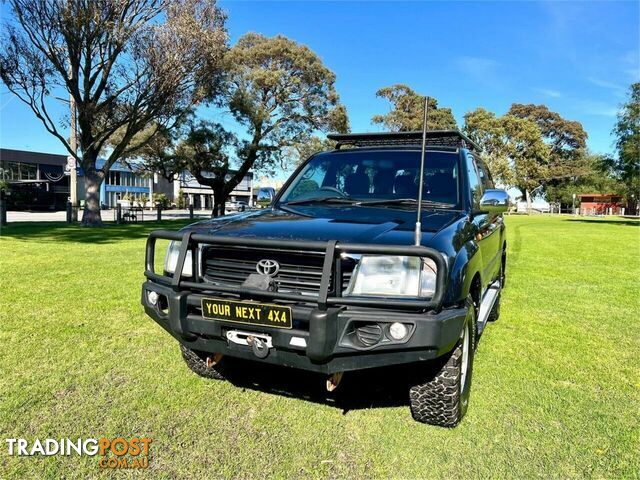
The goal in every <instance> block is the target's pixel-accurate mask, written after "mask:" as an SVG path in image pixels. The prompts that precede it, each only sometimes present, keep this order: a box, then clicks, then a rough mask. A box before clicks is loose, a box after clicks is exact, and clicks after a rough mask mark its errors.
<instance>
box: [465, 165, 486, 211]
mask: <svg viewBox="0 0 640 480" xmlns="http://www.w3.org/2000/svg"><path fill="white" fill-rule="evenodd" d="M467 176H468V177H469V188H470V189H471V202H472V203H473V206H474V208H475V207H477V206H479V204H480V198H481V197H482V191H483V188H482V183H481V181H480V176H479V175H478V170H477V169H476V161H475V158H473V156H471V155H468V156H467Z"/></svg>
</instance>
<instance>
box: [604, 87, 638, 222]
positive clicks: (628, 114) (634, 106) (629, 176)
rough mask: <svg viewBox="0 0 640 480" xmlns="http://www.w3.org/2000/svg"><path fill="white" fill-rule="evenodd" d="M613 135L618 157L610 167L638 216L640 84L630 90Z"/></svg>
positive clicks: (632, 210)
mask: <svg viewBox="0 0 640 480" xmlns="http://www.w3.org/2000/svg"><path fill="white" fill-rule="evenodd" d="M613 135H614V136H615V138H616V143H615V146H616V150H617V157H616V158H612V160H611V162H610V166H611V168H612V169H613V170H614V171H615V172H616V175H617V176H618V178H619V179H620V180H621V181H622V182H623V183H624V185H625V186H626V190H627V191H626V196H627V203H628V207H629V209H630V211H631V212H632V213H635V214H637V213H638V212H637V211H636V209H637V205H638V202H639V201H640V82H637V83H634V84H632V85H631V87H630V88H629V96H628V98H627V101H626V102H625V103H624V104H623V105H622V107H621V108H620V111H619V112H618V120H617V122H616V125H615V127H614V129H613Z"/></svg>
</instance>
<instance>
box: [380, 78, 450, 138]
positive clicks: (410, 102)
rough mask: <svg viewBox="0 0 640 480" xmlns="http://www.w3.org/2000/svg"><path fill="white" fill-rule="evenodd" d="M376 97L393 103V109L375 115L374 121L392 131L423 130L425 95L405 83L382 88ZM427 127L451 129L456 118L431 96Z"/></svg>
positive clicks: (448, 109) (431, 128)
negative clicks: (439, 105)
mask: <svg viewBox="0 0 640 480" xmlns="http://www.w3.org/2000/svg"><path fill="white" fill-rule="evenodd" d="M376 97H379V98H384V99H386V100H388V101H389V102H390V103H391V106H392V107H391V110H390V111H389V112H388V113H386V114H384V115H374V116H373V118H372V119H371V120H372V122H373V123H375V124H379V125H382V126H384V127H385V128H386V129H387V130H389V131H391V132H407V131H414V130H422V122H423V118H424V110H423V109H424V97H423V96H422V95H419V94H418V93H416V92H415V91H414V90H413V89H411V88H410V87H408V86H407V85H404V84H397V85H392V86H390V87H384V88H381V89H380V90H378V91H377V92H376ZM427 127H428V128H429V129H430V130H451V129H455V128H457V127H456V120H455V118H454V117H453V113H451V109H450V108H440V107H438V101H437V100H436V99H435V98H433V97H429V112H428V118H427Z"/></svg>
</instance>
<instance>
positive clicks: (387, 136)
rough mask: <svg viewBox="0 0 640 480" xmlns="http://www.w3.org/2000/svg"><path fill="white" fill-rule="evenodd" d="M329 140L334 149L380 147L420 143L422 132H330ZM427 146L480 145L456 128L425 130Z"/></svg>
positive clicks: (478, 149)
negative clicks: (331, 141) (333, 142)
mask: <svg viewBox="0 0 640 480" xmlns="http://www.w3.org/2000/svg"><path fill="white" fill-rule="evenodd" d="M327 138H328V139H329V140H334V141H335V142H337V145H336V149H340V148H341V147H342V146H343V145H351V146H353V147H356V148H358V147H380V146H391V145H417V146H421V145H422V132H373V133H330V134H328V135H327ZM426 140H427V146H438V147H463V148H468V149H470V150H476V151H480V147H479V146H478V145H477V144H476V143H475V142H474V141H473V140H471V139H470V138H469V137H467V136H466V135H465V134H464V133H462V132H459V131H458V130H427V138H426Z"/></svg>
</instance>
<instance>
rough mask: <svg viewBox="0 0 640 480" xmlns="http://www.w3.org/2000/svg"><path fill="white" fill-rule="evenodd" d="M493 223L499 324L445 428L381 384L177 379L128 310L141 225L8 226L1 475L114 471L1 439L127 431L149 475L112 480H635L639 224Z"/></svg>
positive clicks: (351, 379) (136, 311) (135, 303)
mask: <svg viewBox="0 0 640 480" xmlns="http://www.w3.org/2000/svg"><path fill="white" fill-rule="evenodd" d="M507 224H508V228H509V233H508V235H509V237H508V238H509V240H508V250H509V257H508V271H507V275H508V284H507V288H506V290H505V292H504V296H503V305H502V316H501V318H500V320H499V321H498V322H497V323H495V324H490V325H489V327H488V328H487V330H486V331H485V335H484V336H483V338H482V341H481V342H480V346H479V349H478V353H477V357H476V362H475V369H474V378H473V390H472V397H471V405H470V409H469V412H468V414H467V417H466V418H465V420H464V421H463V422H462V424H461V425H460V426H459V427H458V428H456V429H453V430H447V429H441V428H435V427H430V426H425V425H420V424H418V423H415V422H413V421H412V419H411V416H410V414H409V411H408V407H407V406H406V401H405V399H404V397H403V394H402V392H401V391H399V390H398V388H397V385H396V382H395V380H394V378H395V376H394V375H393V372H394V370H392V371H390V372H389V371H383V373H382V374H381V375H377V374H372V373H369V374H364V375H363V374H356V375H352V376H345V379H344V382H345V383H344V385H343V386H344V388H345V389H346V390H345V391H346V392H347V393H345V394H343V395H344V396H345V398H346V400H345V401H344V402H342V403H338V404H335V403H332V402H331V401H323V399H322V397H321V396H320V394H319V393H318V392H319V391H320V389H321V387H322V378H321V377H319V376H314V375H308V374H300V373H299V372H295V371H290V370H285V369H278V368H273V367H271V368H266V369H265V368H263V369H251V372H248V373H247V375H248V378H250V379H252V380H251V382H248V383H249V384H243V385H240V386H234V385H233V384H232V383H228V382H227V383H222V382H216V381H207V380H204V379H202V378H199V377H197V376H196V375H194V374H192V373H191V372H190V371H189V370H188V369H187V368H186V366H185V365H184V364H183V362H182V360H181V358H180V355H179V352H178V346H177V344H176V342H175V341H174V340H173V339H172V338H170V337H169V335H167V334H166V333H165V332H164V331H163V330H162V329H161V328H160V327H159V326H157V325H156V324H155V323H154V322H153V321H151V320H150V319H149V318H147V317H146V316H145V315H144V313H143V311H142V308H141V306H140V304H139V294H140V293H139V288H140V284H141V282H142V280H143V276H142V266H143V255H144V241H145V240H144V239H145V235H146V233H147V232H148V231H150V230H151V229H152V228H157V225H153V224H148V225H147V224H145V225H130V226H123V227H115V226H111V227H107V228H104V229H100V230H87V229H82V228H79V227H67V226H62V225H58V226H55V225H53V224H49V225H26V224H22V225H10V226H9V227H8V228H7V229H3V232H2V233H3V236H2V237H1V238H0V282H1V285H0V346H1V348H0V435H1V436H2V440H3V445H2V447H0V477H1V478H8V477H13V478H24V477H33V478H42V477H49V478H60V477H65V478H86V477H94V476H103V477H111V476H113V475H114V472H113V471H107V472H105V471H101V470H100V469H99V468H98V466H97V458H96V457H75V456H72V457H60V456H56V457H21V458H19V457H10V456H8V454H7V448H6V444H5V443H4V438H13V437H22V438H27V439H30V440H31V439H34V438H40V439H44V438H47V437H54V438H60V437H70V438H77V437H101V436H108V437H116V436H123V437H133V436H143V435H144V436H149V437H151V438H153V444H152V446H151V458H150V466H149V470H148V471H146V472H132V471H129V472H119V475H123V476H132V477H133V476H135V477H141V476H144V477H148V478H162V477H165V478H176V477H186V476H188V475H193V476H194V477H195V478H199V477H236V478H255V477H258V478H262V477H270V476H276V477H320V478H333V477H359V478H363V477H398V478H400V477H402V478H417V477H428V478H452V477H458V476H461V477H474V478H485V477H510V478H530V477H544V478H548V477H555V478H559V477H561V478H578V477H596V478H614V477H615V478H619V477H626V478H638V477H640V339H639V335H640V305H639V295H640V294H639V292H640V227H639V225H638V223H637V222H633V221H615V220H606V221H605V220H597V219H593V220H591V219H589V220H579V219H573V218H557V217H556V218H551V217H530V218H529V217H508V218H507ZM163 225H164V226H168V227H169V228H177V227H178V226H180V225H182V224H181V223H171V222H165V223H164V224H163ZM396 371H397V370H396ZM252 382H253V383H256V384H258V385H253V383H252ZM341 388H343V387H341ZM354 392H361V394H362V397H364V400H363V401H362V402H357V401H355V400H354V399H355V398H357V397H356V395H355V393H354ZM349 398H350V399H351V400H349Z"/></svg>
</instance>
